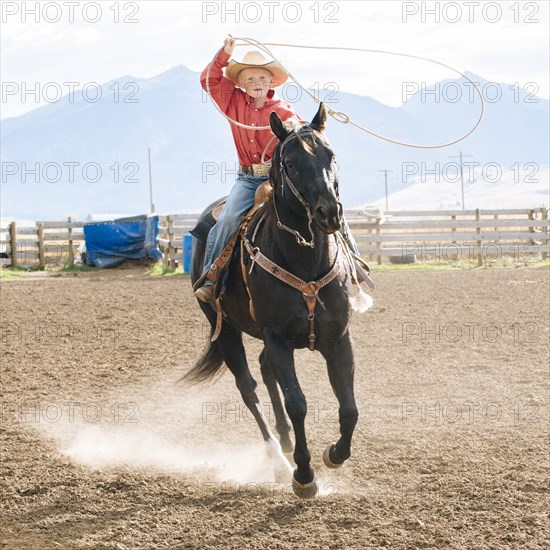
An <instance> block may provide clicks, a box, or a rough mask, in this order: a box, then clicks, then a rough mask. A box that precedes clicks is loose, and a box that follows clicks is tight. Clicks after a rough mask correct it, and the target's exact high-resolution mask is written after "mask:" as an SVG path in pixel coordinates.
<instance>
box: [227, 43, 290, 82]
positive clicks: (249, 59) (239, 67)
mask: <svg viewBox="0 0 550 550" xmlns="http://www.w3.org/2000/svg"><path fill="white" fill-rule="evenodd" d="M244 69H266V70H268V71H269V72H270V73H271V74H272V75H273V87H275V86H280V85H281V84H284V83H285V82H286V81H287V80H288V73H287V72H286V71H285V69H284V68H283V67H282V66H281V65H280V64H279V63H277V61H268V60H267V59H266V58H265V57H264V56H263V55H262V54H261V53H260V52H257V51H253V52H247V53H246V54H245V56H244V57H243V60H242V61H241V62H240V63H239V62H237V61H233V60H231V61H230V62H229V64H228V65H227V68H226V69H225V76H226V77H227V78H229V80H231V81H232V82H234V83H235V84H238V83H239V74H240V72H241V71H243V70H244Z"/></svg>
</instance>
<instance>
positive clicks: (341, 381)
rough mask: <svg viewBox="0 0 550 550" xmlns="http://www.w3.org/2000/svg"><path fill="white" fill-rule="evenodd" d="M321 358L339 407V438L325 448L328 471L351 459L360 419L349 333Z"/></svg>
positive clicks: (324, 456) (324, 459)
mask: <svg viewBox="0 0 550 550" xmlns="http://www.w3.org/2000/svg"><path fill="white" fill-rule="evenodd" d="M323 356H324V358H325V359H326V361H327V368H328V376H329V379H330V383H331V385H332V389H333V390H334V394H335V395H336V398H337V399H338V403H339V405H340V407H339V411H338V416H339V421H340V439H339V440H338V441H337V442H336V443H335V444H334V445H329V446H328V447H327V448H326V450H325V453H324V454H323V461H324V463H325V465H326V466H328V467H329V468H338V467H339V466H341V465H342V464H343V463H344V461H345V460H347V459H348V458H349V457H350V456H351V437H352V435H353V430H354V429H355V425H356V424H357V418H358V416H359V413H358V412H357V406H356V404H355V396H354V394H353V371H354V359H353V348H352V345H351V337H350V334H349V332H346V334H345V335H344V336H343V337H342V338H341V339H340V340H339V341H338V342H336V345H335V346H333V347H332V348H331V349H330V351H325V352H323Z"/></svg>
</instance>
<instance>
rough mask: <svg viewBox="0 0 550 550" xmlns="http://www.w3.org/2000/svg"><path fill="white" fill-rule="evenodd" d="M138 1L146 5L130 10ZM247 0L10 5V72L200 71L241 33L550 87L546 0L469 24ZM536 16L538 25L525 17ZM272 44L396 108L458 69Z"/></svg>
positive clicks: (69, 75)
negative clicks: (31, 14) (409, 90)
mask: <svg viewBox="0 0 550 550" xmlns="http://www.w3.org/2000/svg"><path fill="white" fill-rule="evenodd" d="M3 4H4V5H5V4H7V3H6V2H4V3H3ZM11 4H13V3H11ZM134 4H135V5H136V6H137V8H138V9H137V11H135V7H134V8H132V5H134ZM248 4H250V3H248V2H223V3H222V2H218V3H215V2H202V3H201V2H189V1H185V2H184V1H181V2H175V1H173V2H172V1H171V2H166V1H156V2H143V3H133V2H124V3H118V4H117V5H118V8H116V9H114V8H113V5H114V4H111V3H103V2H102V3H100V5H101V6H102V12H101V17H100V19H99V20H98V21H97V22H95V23H91V22H88V21H86V17H85V14H84V13H83V12H82V7H81V6H82V5H83V4H80V5H79V6H78V7H76V8H75V12H74V14H73V16H74V17H73V19H74V20H73V22H70V21H69V20H68V13H67V12H66V11H64V12H63V16H62V18H61V19H60V21H58V22H56V23H52V22H47V21H44V20H42V21H40V22H38V23H35V22H34V21H33V19H32V18H27V22H26V23H23V22H22V20H21V19H22V18H21V14H15V15H11V16H9V17H7V16H6V15H5V14H4V17H5V19H6V22H5V23H4V24H3V25H2V38H1V44H2V53H1V61H2V78H3V80H4V81H12V82H19V83H21V82H37V81H38V82H51V81H58V82H73V81H79V82H81V83H82V84H84V83H87V82H106V81H109V80H113V79H116V78H118V77H120V76H121V75H125V74H132V75H134V76H136V77H143V78H149V77H152V76H155V75H157V74H159V73H160V72H162V71H163V70H164V69H165V68H166V67H173V66H176V65H180V64H183V65H186V66H187V67H189V68H191V69H193V70H197V71H198V70H200V69H202V68H203V67H204V66H205V65H206V63H207V62H208V61H209V60H210V59H211V57H212V56H213V54H214V53H215V52H216V50H217V49H218V48H219V47H220V46H221V45H222V43H223V39H224V38H225V37H226V36H227V34H228V33H231V34H232V35H234V36H252V37H254V38H256V39H258V40H261V41H263V42H277V43H281V42H282V43H291V44H304V45H319V46H346V47H355V48H371V49H384V50H390V51H395V52H406V53H412V54H417V55H420V56H426V57H434V58H436V59H438V60H441V61H443V62H445V63H447V64H449V65H451V66H453V67H456V68H458V69H459V70H462V71H464V70H470V71H472V72H474V73H476V74H480V75H483V76H484V77H486V78H489V79H498V80H501V81H506V82H511V83H513V82H519V83H520V85H524V84H525V83H527V82H536V83H537V85H538V88H539V95H541V96H542V97H548V94H549V83H548V78H547V66H548V49H549V43H548V36H547V28H548V11H549V10H548V3H547V2H536V3H534V2H529V3H528V4H530V5H532V6H535V7H536V8H537V12H536V14H534V15H533V13H532V11H533V10H532V9H531V10H530V11H526V8H525V5H523V4H521V3H519V4H518V7H517V8H516V12H514V11H513V9H511V7H510V6H511V4H510V3H509V2H498V3H495V2H493V4H497V5H499V6H501V16H500V19H499V20H498V21H497V22H495V23H490V22H488V21H487V18H484V17H483V11H482V10H483V8H482V6H481V4H480V6H479V7H478V8H476V11H474V15H475V17H474V21H473V22H472V23H470V22H469V21H468V14H467V12H466V10H465V9H464V11H463V13H462V17H461V19H460V20H459V21H457V22H456V23H452V22H449V19H450V18H451V16H450V15H449V14H451V11H450V8H446V7H445V6H447V5H448V4H451V3H449V2H439V3H438V5H439V6H440V10H441V13H440V14H439V15H440V22H439V23H436V22H435V16H430V15H429V14H426V13H424V14H422V13H421V11H422V9H425V8H426V7H428V8H430V9H433V8H434V6H435V4H436V3H434V2H416V3H415V2H408V3H407V2H370V1H369V2H308V1H305V2H300V3H299V6H300V10H301V12H300V19H299V21H297V22H292V21H293V19H294V18H295V12H296V10H295V8H292V6H290V4H295V3H291V2H285V1H281V2H279V4H278V5H277V6H275V5H274V4H273V5H272V13H270V12H269V9H268V6H269V4H268V3H265V2H258V3H257V4H258V5H259V6H260V8H261V9H260V11H259V12H258V11H257V10H256V11H254V10H253V9H251V8H250V7H248V8H247V9H248V10H249V11H247V12H245V11H243V10H244V9H245V8H244V7H245V5H248ZM405 4H407V6H409V5H411V4H416V5H417V7H418V9H419V11H418V13H417V14H415V15H411V16H407V17H406V18H405V17H404V16H403V9H404V5H405ZM452 4H456V2H454V3H452ZM61 5H63V3H61ZM222 5H223V6H225V8H222V7H221V6H222ZM423 5H424V8H422V6H423ZM460 5H462V4H460ZM205 6H206V7H205ZM215 6H218V10H217V11H216V8H215ZM117 9H118V12H117V11H116V10H117ZM224 9H225V12H224V11H223V10H224ZM231 9H233V10H236V11H233V12H232V11H231ZM79 10H80V11H79ZM132 10H134V11H132ZM208 10H210V11H208ZM239 10H240V11H239ZM293 10H294V11H293ZM445 10H447V11H445ZM518 10H519V11H518ZM90 15H91V14H88V17H87V18H88V19H90ZM258 15H259V19H258ZM493 17H494V16H493ZM270 18H272V19H273V22H272V23H270ZM445 18H446V19H447V20H445ZM115 19H117V20H118V23H117V22H115ZM256 19H258V20H257V22H255V20H256ZM515 19H517V20H518V23H515V22H514V20H515ZM535 19H537V20H538V23H528V22H525V21H531V20H535ZM125 21H126V22H125ZM132 21H134V22H132ZM404 21H406V22H404ZM273 50H274V52H277V55H280V57H281V58H283V59H284V60H285V61H286V62H287V63H288V64H289V66H292V69H293V70H295V71H296V76H297V77H298V78H299V79H300V80H301V81H303V83H304V85H306V86H309V85H313V84H315V83H319V85H321V86H322V85H323V84H325V83H326V82H329V81H336V82H337V84H338V86H339V88H340V89H342V90H346V91H351V92H354V93H358V94H362V95H370V96H372V97H375V98H377V99H379V100H382V99H384V100H385V101H386V102H387V103H390V104H394V105H395V104H397V103H399V102H400V82H403V81H407V80H410V79H416V80H420V81H424V80H431V81H435V80H440V79H442V78H446V77H448V76H454V75H451V74H448V73H445V72H444V71H443V69H441V68H439V67H437V66H435V65H434V66H431V67H427V66H423V65H422V64H420V63H411V62H410V60H406V59H398V58H390V57H389V56H384V55H378V56H376V55H374V54H367V53H365V54H360V53H351V52H345V51H334V52H332V51H327V50H306V49H287V48H282V47H274V48H273ZM242 51H243V50H242V49H240V51H239V55H240V54H241V52H242ZM21 99H22V98H21V97H17V96H11V97H10V98H9V101H8V100H6V101H3V105H2V107H3V109H2V111H3V114H2V116H3V117H9V116H15V115H17V114H21V113H24V112H26V111H29V110H31V109H33V108H36V107H37V105H36V104H35V103H34V102H33V103H25V102H24V101H22V100H21Z"/></svg>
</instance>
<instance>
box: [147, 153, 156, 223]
mask: <svg viewBox="0 0 550 550" xmlns="http://www.w3.org/2000/svg"><path fill="white" fill-rule="evenodd" d="M147 151H148V154H149V203H150V204H151V214H154V213H155V205H154V204H153V176H152V172H151V147H148V148H147Z"/></svg>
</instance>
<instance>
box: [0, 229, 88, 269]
mask: <svg viewBox="0 0 550 550" xmlns="http://www.w3.org/2000/svg"><path fill="white" fill-rule="evenodd" d="M83 226H84V222H77V221H74V222H73V221H70V220H69V221H38V222H36V223H35V225H34V227H19V226H18V225H17V224H16V222H11V223H10V224H9V226H8V227H0V247H1V249H2V252H3V254H4V256H7V258H6V257H4V260H5V261H4V263H5V264H8V265H11V266H12V267H38V268H39V269H45V267H46V266H47V265H52V266H53V265H56V266H57V265H64V264H67V265H74V259H75V254H76V252H77V249H78V247H79V246H80V244H81V243H82V242H83V241H84V231H83Z"/></svg>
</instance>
